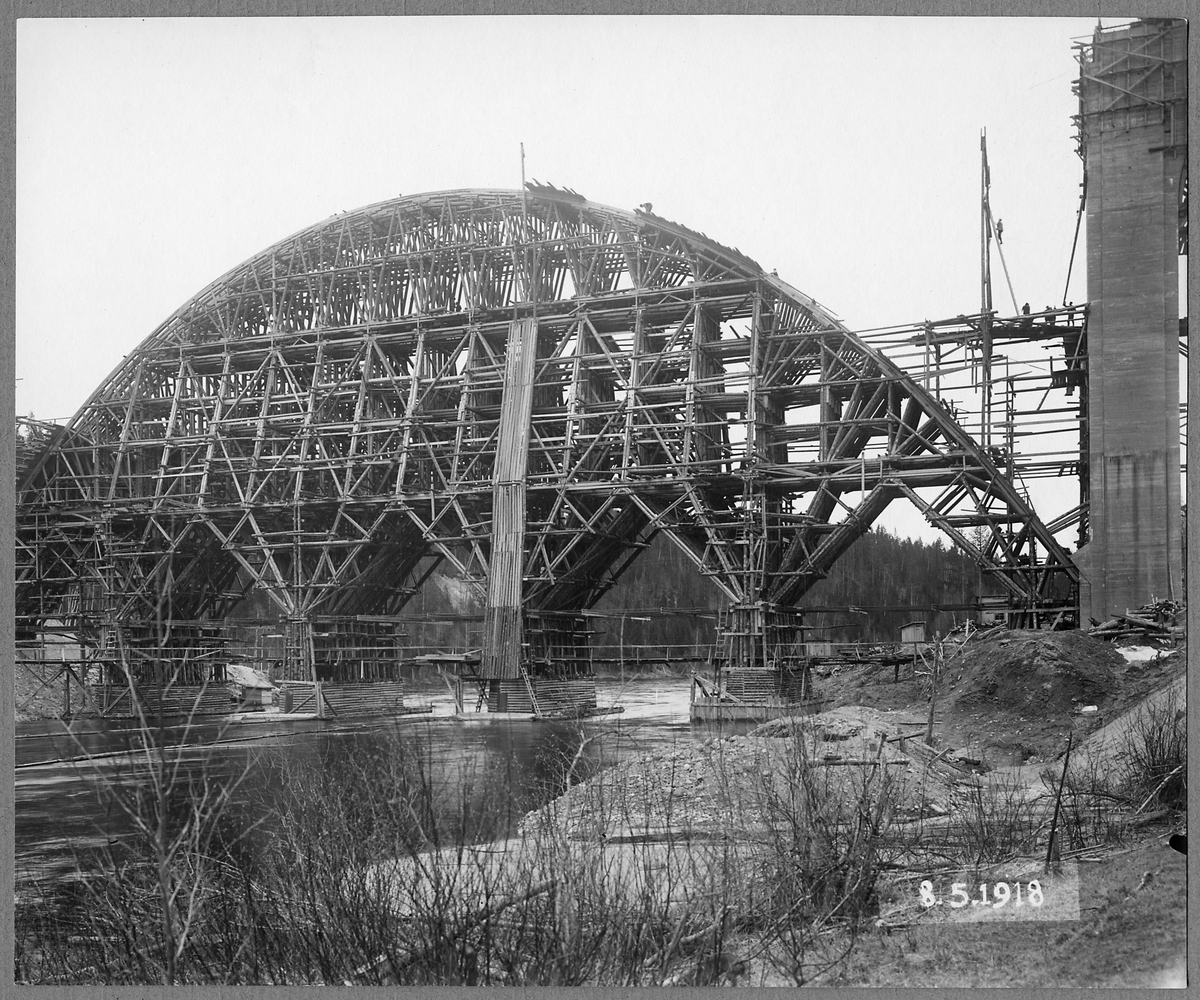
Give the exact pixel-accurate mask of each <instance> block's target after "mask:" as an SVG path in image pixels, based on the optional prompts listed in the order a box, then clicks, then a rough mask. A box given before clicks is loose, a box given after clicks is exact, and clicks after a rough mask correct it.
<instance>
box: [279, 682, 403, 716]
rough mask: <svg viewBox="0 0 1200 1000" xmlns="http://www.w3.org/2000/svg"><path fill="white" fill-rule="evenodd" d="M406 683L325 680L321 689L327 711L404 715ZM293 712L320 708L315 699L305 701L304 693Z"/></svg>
mask: <svg viewBox="0 0 1200 1000" xmlns="http://www.w3.org/2000/svg"><path fill="white" fill-rule="evenodd" d="M402 689H403V685H402V684H400V683H399V682H395V681H391V682H389V681H382V682H379V683H375V684H322V685H321V693H322V695H324V698H325V704H326V706H327V707H328V709H329V711H328V713H327V714H329V715H333V716H335V717H337V716H343V717H344V716H347V715H401V714H404V713H405V712H407V711H408V709H406V708H405V707H404V693H403V690H402ZM293 697H294V698H295V700H294V701H293V703H292V711H293V712H301V711H303V712H314V711H316V701H315V699H309V700H308V701H307V704H305V698H304V697H296V696H295V695H293Z"/></svg>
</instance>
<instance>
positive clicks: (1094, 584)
mask: <svg viewBox="0 0 1200 1000" xmlns="http://www.w3.org/2000/svg"><path fill="white" fill-rule="evenodd" d="M1079 62H1080V79H1079V84H1078V93H1079V104H1080V115H1079V126H1080V139H1081V147H1082V149H1081V151H1082V154H1083V157H1084V163H1085V184H1086V191H1087V284H1088V301H1089V302H1090V313H1089V318H1088V381H1089V387H1090V394H1091V404H1090V407H1089V424H1088V437H1089V447H1088V468H1087V470H1086V475H1087V481H1088V485H1089V498H1090V520H1091V537H1090V541H1089V542H1088V544H1087V545H1086V546H1084V548H1083V549H1081V551H1080V553H1079V556H1078V558H1077V563H1078V564H1079V566H1080V569H1081V570H1082V573H1083V580H1082V582H1081V593H1080V606H1081V611H1082V613H1083V616H1084V619H1085V621H1086V618H1087V617H1089V616H1090V617H1094V618H1100V619H1103V618H1105V617H1107V616H1108V615H1110V614H1113V613H1121V612H1124V611H1125V610H1126V609H1127V608H1137V607H1139V606H1140V605H1142V604H1144V603H1146V602H1147V601H1148V600H1149V599H1150V598H1151V596H1154V597H1158V598H1160V599H1161V598H1167V597H1172V598H1175V599H1180V598H1181V597H1182V593H1181V570H1182V567H1181V559H1182V554H1181V545H1180V488H1179V301H1178V298H1179V253H1180V249H1181V247H1180V232H1181V229H1180V206H1181V204H1183V200H1182V198H1181V192H1182V191H1183V189H1184V187H1183V186H1184V185H1185V184H1186V179H1187V26H1186V22H1184V21H1180V20H1170V19H1162V20H1145V21H1137V22H1134V23H1133V24H1129V25H1125V26H1122V27H1117V28H1110V29H1099V28H1098V29H1097V30H1096V33H1095V34H1094V36H1093V38H1092V41H1091V42H1090V43H1088V44H1084V45H1081V46H1080V47H1079Z"/></svg>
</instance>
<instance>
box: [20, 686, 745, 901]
mask: <svg viewBox="0 0 1200 1000" xmlns="http://www.w3.org/2000/svg"><path fill="white" fill-rule="evenodd" d="M690 683H691V681H690V678H687V677H682V678H680V677H661V678H659V677H654V678H641V679H637V680H631V681H625V682H618V681H616V680H604V679H600V680H598V681H597V701H598V703H599V705H600V706H601V707H606V706H619V707H621V708H622V709H623V711H622V712H620V713H616V714H611V715H604V716H598V717H595V718H593V719H589V720H584V721H536V722H535V721H532V720H521V719H501V718H495V719H488V718H487V716H486V715H485V716H484V717H483V718H482V719H481V720H479V721H470V722H460V721H456V720H454V719H452V718H450V716H451V715H452V713H453V711H454V704H453V698H452V696H451V694H450V692H449V691H448V690H447V688H446V686H445V685H444V684H443V682H442V681H441V680H440V679H439V678H434V679H433V680H416V681H413V682H411V683H410V684H408V685H406V687H405V704H406V705H408V706H410V707H420V708H428V709H429V710H430V711H429V713H428V714H420V715H411V716H403V717H399V718H382V717H380V718H371V717H367V718H363V717H356V718H354V719H349V720H340V721H339V720H330V721H325V722H318V721H315V720H292V721H271V722H253V723H233V724H225V725H224V726H222V725H220V724H218V723H216V722H208V721H205V722H203V723H200V724H198V725H196V726H194V727H193V728H192V729H191V730H190V731H189V732H188V733H186V734H184V733H183V732H182V730H176V731H175V732H176V736H177V738H179V739H183V737H184V736H185V735H186V744H187V745H186V746H185V748H184V749H182V750H180V751H179V752H178V753H179V756H180V759H181V761H182V768H183V771H184V773H185V774H188V773H191V774H199V773H200V770H201V768H202V766H206V767H207V770H208V773H210V774H211V775H213V776H215V777H216V779H217V780H218V781H220V780H230V779H232V778H233V777H234V776H235V775H236V776H241V782H240V784H239V785H238V788H237V792H236V798H237V800H238V805H239V808H240V809H242V810H244V811H247V812H248V813H249V815H250V816H254V814H255V813H256V812H257V813H260V814H262V817H263V818H264V819H266V820H267V821H268V822H266V824H265V826H264V828H263V829H267V830H269V813H270V811H271V808H272V803H273V802H274V801H276V796H277V795H278V794H279V792H280V783H281V782H284V781H286V780H287V778H286V775H287V774H288V773H294V771H295V768H296V767H297V766H301V767H313V768H332V767H336V766H337V765H338V764H339V763H343V764H344V763H346V761H347V760H348V759H350V758H353V757H354V756H355V755H362V754H365V753H370V752H371V751H372V749H373V748H376V747H378V746H379V745H380V744H381V742H383V741H388V740H395V739H397V738H399V739H400V740H401V741H402V743H403V745H404V748H405V750H406V752H411V753H414V754H420V755H421V759H422V760H423V761H424V762H425V764H426V766H427V767H428V769H429V773H430V776H431V778H432V779H433V780H434V781H435V782H436V783H437V784H438V785H439V786H440V787H445V788H449V789H453V788H454V787H455V785H460V784H462V783H465V782H478V781H479V779H480V777H481V776H482V777H483V778H484V779H485V780H486V776H487V775H488V774H489V773H495V769H496V768H497V767H502V768H504V770H505V771H506V773H507V776H510V777H511V778H512V779H513V783H514V786H515V789H516V791H517V792H518V793H520V795H521V797H522V799H523V803H524V804H526V805H535V804H540V803H541V802H542V801H544V800H545V799H547V798H549V797H552V796H553V795H554V794H557V793H558V792H560V791H561V790H562V788H563V787H564V778H563V773H564V770H565V767H566V766H567V765H568V762H572V761H574V762H575V763H574V774H575V777H576V778H579V777H586V776H587V775H588V774H590V773H595V771H596V770H597V769H599V768H601V767H605V766H608V765H611V764H613V763H616V762H617V761H618V760H620V759H621V758H622V757H624V756H626V755H628V754H641V753H646V752H647V751H653V750H655V749H660V748H663V747H667V746H669V745H671V744H673V743H675V742H677V741H691V740H703V739H706V738H707V737H709V736H711V735H713V734H714V733H715V732H716V729H715V728H713V726H712V725H710V724H692V723H690V722H689V720H688V688H689V685H690ZM745 728H747V727H746V726H745V724H742V725H740V726H731V725H730V724H728V723H726V724H725V725H724V729H723V730H722V732H723V733H725V734H729V733H732V732H737V731H743V730H744V729H745ZM16 737H17V738H16V766H17V771H16V779H17V780H16V841H15V847H16V875H17V885H18V889H20V888H21V886H22V885H26V886H27V885H29V883H30V882H32V881H43V880H49V881H51V882H53V881H57V880H59V879H61V878H62V877H64V876H66V875H68V874H69V873H70V872H72V871H73V870H74V869H75V866H76V856H77V854H78V853H79V852H83V851H87V850H88V849H91V848H95V847H100V846H103V845H105V844H106V843H114V844H115V843H119V842H121V841H122V840H124V839H126V838H128V837H129V835H130V833H131V829H132V827H131V824H130V821H129V820H128V819H127V818H126V817H124V816H123V815H122V814H121V813H120V811H119V810H116V809H114V808H113V807H112V806H111V804H106V801H105V796H104V795H103V794H102V791H103V789H104V788H105V786H106V785H108V784H110V783H111V782H113V781H114V780H128V779H126V778H125V777H124V776H126V775H127V774H128V773H129V768H130V761H131V753H132V754H136V753H137V747H138V745H139V744H138V735H137V731H136V728H135V727H132V726H131V725H130V724H129V721H128V720H111V721H103V722H101V721H97V720H78V721H76V722H74V723H72V725H71V729H70V732H68V731H67V730H66V729H65V727H64V726H63V724H62V723H60V722H57V721H45V722H33V723H20V724H18V725H17V733H16ZM581 747H582V748H583V749H582V753H581V752H580V748H581Z"/></svg>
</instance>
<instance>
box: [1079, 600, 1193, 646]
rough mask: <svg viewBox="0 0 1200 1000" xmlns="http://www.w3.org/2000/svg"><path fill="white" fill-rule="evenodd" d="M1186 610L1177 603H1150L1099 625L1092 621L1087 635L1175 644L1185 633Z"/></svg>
mask: <svg viewBox="0 0 1200 1000" xmlns="http://www.w3.org/2000/svg"><path fill="white" fill-rule="evenodd" d="M1185 611H1186V609H1185V608H1184V606H1183V605H1182V604H1180V603H1179V602H1177V601H1158V600H1151V601H1150V603H1149V604H1143V605H1142V606H1141V607H1140V608H1138V609H1137V610H1136V611H1128V610H1127V611H1126V612H1125V614H1123V615H1116V616H1114V617H1112V618H1110V619H1108V621H1104V622H1098V621H1096V619H1095V618H1093V619H1092V620H1091V621H1092V627H1091V628H1090V629H1088V635H1094V636H1096V637H1097V638H1099V639H1108V640H1110V641H1111V640H1113V639H1130V638H1135V639H1144V640H1146V641H1148V642H1149V641H1155V640H1157V641H1160V642H1161V641H1162V640H1164V639H1165V640H1168V641H1170V642H1174V641H1175V640H1176V639H1179V638H1181V637H1182V636H1183V635H1184V633H1185V631H1186V630H1185V626H1184V621H1185Z"/></svg>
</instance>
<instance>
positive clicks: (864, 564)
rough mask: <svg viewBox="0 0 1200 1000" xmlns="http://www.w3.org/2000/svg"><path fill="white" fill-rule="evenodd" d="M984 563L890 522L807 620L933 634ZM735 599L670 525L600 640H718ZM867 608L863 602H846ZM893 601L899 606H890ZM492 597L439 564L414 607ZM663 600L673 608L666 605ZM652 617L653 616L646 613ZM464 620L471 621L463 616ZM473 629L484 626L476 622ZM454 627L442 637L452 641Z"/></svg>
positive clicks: (959, 616) (602, 605)
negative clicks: (721, 612)
mask: <svg viewBox="0 0 1200 1000" xmlns="http://www.w3.org/2000/svg"><path fill="white" fill-rule="evenodd" d="M979 592H980V591H979V571H978V569H977V567H976V566H975V564H974V563H973V562H972V561H971V560H970V559H969V558H968V557H967V556H966V555H964V554H963V553H961V552H959V551H958V550H957V549H954V548H953V547H950V546H948V545H947V544H945V543H942V542H941V541H940V540H939V541H934V542H922V541H919V540H915V539H911V538H898V537H896V536H895V535H892V534H889V533H888V532H887V531H886V530H884V529H883V528H875V529H874V530H871V531H868V532H867V533H866V534H865V535H863V537H862V538H860V539H859V540H858V541H857V542H855V543H854V545H852V546H851V547H850V549H849V550H848V551H847V552H846V553H845V555H843V556H842V557H841V559H839V560H838V561H837V563H835V564H834V566H833V568H832V570H831V571H830V573H829V576H828V577H827V578H826V579H825V580H822V581H820V582H819V583H818V584H817V585H816V586H815V587H813V589H812V590H810V591H809V592H808V594H806V595H805V597H804V599H803V601H802V605H801V606H802V607H804V608H813V609H816V608H822V607H825V608H837V609H843V610H837V611H832V612H819V613H818V612H816V611H814V612H812V613H810V614H807V615H806V616H805V623H806V624H807V625H810V626H813V628H814V631H813V632H812V633H811V634H810V636H809V638H810V639H814V640H819V639H829V640H832V641H834V642H854V641H858V642H898V641H899V639H900V627H901V626H902V625H904V624H905V623H907V622H910V621H918V620H919V621H924V622H926V625H927V628H928V634H929V635H930V636H932V635H933V631H934V630H935V629H936V630H940V631H941V632H943V633H945V632H946V631H947V630H949V629H950V628H951V627H952V626H953V625H954V624H956V623H958V622H961V621H963V620H964V618H966V617H975V615H974V614H973V613H972V612H970V611H961V610H959V611H939V612H936V613H934V612H932V611H931V610H930V609H931V608H932V607H934V606H943V605H954V604H971V603H973V602H974V601H975V599H976V595H977V594H978V593H979ZM724 603H725V600H724V597H723V596H722V594H721V592H720V591H719V590H718V589H717V587H716V586H715V585H714V584H713V583H712V582H711V581H710V580H708V579H706V578H705V577H703V576H701V574H700V572H699V571H698V570H697V569H696V567H695V565H694V564H693V563H692V561H691V560H690V559H688V558H687V556H685V555H684V554H683V553H682V552H681V551H680V550H679V548H678V547H677V546H676V545H674V544H672V542H671V541H670V539H668V538H667V537H666V536H665V535H659V536H658V537H657V538H655V540H654V542H653V543H652V544H651V545H650V547H649V548H648V549H647V550H646V551H645V552H643V553H642V554H641V556H639V557H638V558H637V559H636V560H635V561H634V562H633V564H632V565H631V566H630V567H629V568H628V569H627V570H626V571H625V573H624V575H623V576H622V577H621V579H620V581H619V582H618V584H617V585H616V586H615V587H614V588H613V589H612V590H611V591H609V593H608V594H606V595H605V596H604V598H603V599H602V600H601V601H600V602H599V603H598V604H597V606H596V608H595V610H596V611H599V612H604V613H606V614H607V615H608V617H607V618H599V619H597V620H596V621H595V622H594V624H593V628H594V629H595V630H596V635H595V641H596V642H597V643H598V644H615V643H617V642H618V641H620V640H621V638H622V621H621V620H622V617H624V625H623V641H624V642H625V643H626V644H628V645H636V644H686V643H708V642H711V641H712V640H713V636H714V632H713V629H714V625H715V619H716V610H717V609H718V608H721V607H722V606H723V605H724ZM849 608H855V609H859V610H856V611H850V610H846V609H849ZM886 608H893V609H895V610H883V609H886ZM482 610H483V609H482V604H481V603H480V602H479V601H478V600H477V599H476V598H475V597H474V595H473V594H472V593H471V591H470V589H469V588H467V587H465V586H463V585H462V584H458V583H457V581H454V580H452V579H450V578H448V577H442V576H440V575H439V574H436V573H435V574H434V576H433V578H431V579H430V581H429V582H428V583H427V584H426V586H425V588H424V590H423V592H422V593H421V594H419V595H418V596H417V597H416V598H415V599H414V600H413V602H412V603H411V604H410V605H409V607H408V611H409V613H412V614H432V615H438V614H445V615H453V614H480V615H481V614H482ZM660 610H662V611H666V612H667V613H666V614H660V613H657V612H659V611H660ZM646 617H650V618H651V620H650V621H642V620H639V619H641V618H646ZM460 628H461V626H460ZM477 628H478V626H476V627H475V629H473V630H472V632H473V634H475V635H477V634H478V633H477V631H476V629H477ZM459 630H460V629H456V628H450V629H448V630H447V629H446V628H445V627H444V626H443V631H442V632H441V633H440V636H439V639H433V641H434V642H438V641H440V642H443V643H446V642H452V641H453V640H452V638H451V633H456V632H458V631H459ZM418 635H420V636H422V638H424V640H425V641H430V639H431V638H432V635H431V634H430V632H429V630H428V629H427V628H422V627H421V626H419V625H414V626H411V627H410V641H413V640H415V641H421V639H418Z"/></svg>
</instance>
